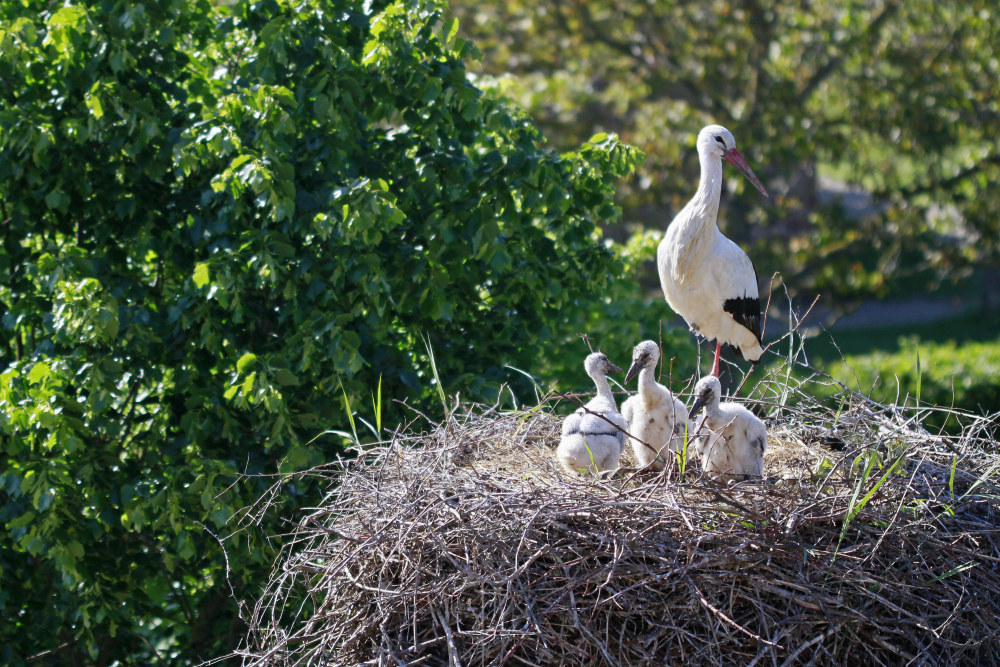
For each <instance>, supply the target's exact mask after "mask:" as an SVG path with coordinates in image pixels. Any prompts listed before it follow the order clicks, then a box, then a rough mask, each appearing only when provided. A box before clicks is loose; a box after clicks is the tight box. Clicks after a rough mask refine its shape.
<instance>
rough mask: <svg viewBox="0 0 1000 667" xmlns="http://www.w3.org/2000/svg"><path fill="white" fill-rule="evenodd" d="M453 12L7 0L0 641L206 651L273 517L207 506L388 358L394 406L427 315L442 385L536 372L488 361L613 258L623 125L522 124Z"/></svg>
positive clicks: (311, 439)
mask: <svg viewBox="0 0 1000 667" xmlns="http://www.w3.org/2000/svg"><path fill="white" fill-rule="evenodd" d="M441 12H442V7H441V6H440V5H438V4H436V3H434V2H420V3H404V2H399V3H396V4H387V3H385V2H367V1H366V2H364V3H362V2H351V1H347V0H339V1H336V2H319V1H318V0H315V1H313V0H307V1H305V2H302V3H299V4H296V5H292V4H288V3H278V2H276V1H273V0H264V1H263V2H254V3H250V2H246V1H243V0H240V1H238V2H236V3H235V4H233V5H231V6H229V7H225V6H223V7H218V8H216V7H214V6H213V5H212V4H211V3H209V2H207V1H206V0H195V1H193V2H185V3H178V2H169V1H162V2H146V3H141V4H137V3H117V4H116V3H112V2H97V1H96V0H95V1H92V2H79V3H76V4H69V3H67V4H65V5H62V4H56V5H53V4H51V3H46V2H40V1H36V0H25V1H24V2H19V3H6V4H3V5H2V6H0V52H2V58H0V96H2V97H3V99H4V105H3V109H2V110H0V203H2V209H0V213H2V223H3V233H4V236H3V253H2V255H0V274H2V276H3V286H2V291H0V300H2V302H3V304H4V307H5V314H4V316H3V337H2V342H0V354H2V355H3V361H2V363H3V366H4V367H5V370H4V371H3V373H2V375H0V427H2V434H0V461H2V466H0V475H2V477H0V486H2V492H0V503H2V506H0V517H2V521H3V524H4V527H5V531H4V533H3V536H2V549H0V568H2V580H0V613H2V615H3V617H4V618H5V619H7V622H5V623H3V624H2V625H0V650H2V652H3V659H4V661H5V662H8V663H13V664H25V661H26V660H27V659H28V658H30V657H32V656H35V655H40V656H41V657H39V658H38V659H37V660H35V661H33V662H32V664H45V663H49V664H77V663H82V662H87V663H93V664H98V665H104V664H110V662H111V661H113V660H119V661H122V662H123V663H130V664H134V663H143V664H151V663H153V662H154V661H159V663H160V664H165V663H178V664H181V663H188V662H191V661H196V660H199V659H203V658H210V657H214V656H216V655H219V654H220V653H222V652H224V651H225V650H226V647H227V645H232V642H233V640H234V638H236V637H238V636H239V633H240V632H241V626H240V624H239V622H238V620H237V618H236V615H235V605H234V604H233V603H232V601H231V600H228V599H227V598H228V595H229V593H230V584H231V585H232V586H233V587H235V590H236V593H237V596H239V597H246V596H247V595H249V594H251V593H252V592H253V590H254V586H255V585H258V584H260V582H262V581H263V580H264V578H265V577H264V574H263V573H264V572H265V571H266V570H267V569H268V568H269V566H270V563H271V556H272V553H273V549H274V548H275V547H277V546H279V545H280V544H281V539H280V537H272V538H271V540H270V541H264V540H262V539H261V538H260V537H259V536H258V535H257V534H256V533H253V532H235V533H233V534H232V536H231V537H229V538H228V540H227V543H226V544H227V551H228V562H227V561H225V560H224V558H223V552H222V550H221V548H220V545H219V543H218V542H216V540H215V538H214V537H213V535H212V533H213V532H214V533H218V534H219V535H220V536H223V535H227V534H229V533H231V532H233V531H232V530H231V528H232V524H231V523H229V525H228V526H227V522H230V520H231V519H232V517H233V516H234V514H235V513H238V512H240V511H241V510H242V509H245V508H246V507H247V506H248V505H249V504H251V503H252V502H253V501H254V500H255V499H256V498H257V497H258V495H259V494H260V493H261V491H262V490H263V489H264V488H265V487H266V486H267V485H268V484H269V483H270V481H269V480H267V479H263V478H260V477H253V475H256V474H264V473H273V472H275V471H277V470H279V469H280V470H282V471H293V470H297V469H301V468H303V467H306V466H309V465H312V464H315V463H319V462H321V461H323V460H326V459H329V458H330V457H331V456H333V455H334V454H335V453H336V452H337V451H339V447H340V446H341V445H342V443H343V439H342V438H341V437H340V436H335V435H326V436H324V437H320V438H318V439H317V436H318V435H320V434H321V433H323V432H324V431H326V430H333V429H340V430H343V431H346V430H347V424H348V420H347V415H348V414H349V413H350V412H355V411H360V412H362V413H365V414H368V411H367V408H366V407H362V406H363V405H367V402H368V400H369V397H370V396H371V395H372V392H374V391H375V390H376V387H380V392H381V393H380V396H379V398H380V400H381V403H382V405H383V406H384V409H385V411H386V416H385V418H384V420H383V421H384V422H385V423H388V424H392V423H394V422H395V421H396V420H398V419H399V418H401V417H402V415H403V414H412V413H405V412H404V409H403V408H401V407H399V404H396V403H393V402H392V401H391V400H390V399H393V398H395V399H400V400H404V399H406V400H414V401H422V400H424V399H425V398H426V397H428V396H429V395H430V392H431V391H434V390H435V389H433V388H432V387H431V385H432V381H431V377H432V375H431V374H430V369H429V366H428V359H427V355H428V348H427V347H425V341H426V342H427V343H428V344H429V345H430V349H432V350H433V351H434V353H435V358H436V362H437V366H438V369H437V370H438V371H439V373H440V377H441V382H442V384H443V386H444V388H445V389H447V391H448V392H449V393H455V392H461V393H462V395H463V397H478V398H495V397H496V392H497V389H498V385H499V384H500V383H501V382H503V381H508V380H509V381H520V382H521V386H522V387H526V386H529V385H528V384H527V381H526V380H524V379H523V378H521V379H520V380H519V379H518V378H520V376H519V375H517V374H513V373H512V372H511V371H510V370H509V369H507V368H505V367H504V366H505V364H512V365H515V366H518V367H520V368H526V369H529V370H530V368H531V366H532V363H533V360H534V359H535V356H536V355H537V354H538V350H539V349H541V347H542V346H545V345H548V346H550V347H551V346H558V345H559V344H560V343H559V341H565V340H566V339H567V336H568V335H569V333H570V331H569V329H567V328H566V327H567V326H569V325H570V324H571V323H574V322H577V321H580V316H576V315H574V314H573V313H578V312H581V310H582V309H586V308H587V307H588V306H589V304H590V303H591V301H592V299H593V298H594V294H597V293H600V292H601V291H602V290H604V289H605V288H606V287H607V286H608V285H609V284H610V283H611V281H612V279H613V278H614V276H615V275H616V274H618V273H619V272H620V271H621V270H622V265H621V262H620V261H619V260H618V259H616V257H615V255H614V253H613V252H612V251H611V250H610V249H609V248H608V247H607V245H605V244H603V243H601V242H600V239H599V229H598V228H597V225H598V224H603V223H607V222H609V221H611V220H613V219H614V218H615V217H616V216H617V215H618V214H619V213H620V210H619V209H616V207H615V206H614V205H613V203H612V202H611V201H610V196H611V193H612V188H611V183H612V182H613V181H614V180H615V179H616V178H618V177H620V176H622V175H625V174H627V173H628V172H630V171H631V170H632V169H633V167H634V166H635V165H636V164H637V163H638V162H640V161H641V154H640V153H638V152H637V151H634V150H632V149H630V148H628V147H626V146H624V145H622V144H620V143H619V142H618V141H617V140H616V139H615V137H614V136H607V135H605V136H600V137H595V138H594V139H593V140H592V141H590V142H588V143H584V144H583V145H582V147H580V148H578V149H577V150H576V151H575V152H571V153H566V154H563V155H557V154H555V153H552V152H549V151H545V150H540V149H538V148H536V146H537V144H539V143H540V142H541V136H540V134H539V132H538V131H537V130H536V129H535V126H534V125H533V123H532V122H531V120H529V118H528V117H527V116H526V115H525V114H523V113H522V112H520V111H518V110H517V109H516V108H512V107H511V106H509V105H507V104H505V103H502V102H500V101H498V100H497V99H496V98H494V97H491V96H488V95H484V94H483V93H482V91H481V90H479V89H478V88H477V87H476V86H475V85H473V83H471V82H470V78H469V76H468V74H467V71H466V61H467V60H469V59H470V58H476V57H477V56H478V51H477V50H476V47H475V46H473V44H471V43H470V42H467V41H466V40H465V39H463V38H461V37H458V36H457V35H456V29H457V26H456V25H453V24H445V23H442V22H441V20H440V16H441ZM424 336H426V338H423V337H424ZM581 358H582V355H581ZM359 416H360V414H359ZM369 416H370V414H369ZM241 473H247V474H248V475H250V476H249V477H247V476H241ZM284 494H285V501H286V503H285V511H287V512H291V511H293V510H294V509H295V508H296V507H299V506H301V505H302V504H303V503H308V502H315V501H316V500H317V498H318V495H317V494H318V490H317V489H315V488H312V487H310V486H307V485H303V484H300V483H290V484H288V485H287V486H286V487H285V490H284ZM283 525H284V524H282V523H281V517H278V516H272V517H268V518H267V521H266V522H265V524H264V525H263V530H264V531H265V532H266V533H268V534H271V535H272V536H273V535H278V534H280V533H282V532H284V528H283ZM226 572H231V573H232V574H231V577H230V580H229V581H227V580H226V577H225V576H224V575H225V573H226ZM46 652H48V653H46ZM153 652H155V653H156V655H155V656H154V655H153ZM42 654H44V655H42Z"/></svg>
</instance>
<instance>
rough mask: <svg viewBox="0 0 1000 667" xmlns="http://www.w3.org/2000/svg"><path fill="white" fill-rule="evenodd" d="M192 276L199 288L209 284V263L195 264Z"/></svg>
mask: <svg viewBox="0 0 1000 667" xmlns="http://www.w3.org/2000/svg"><path fill="white" fill-rule="evenodd" d="M192 277H193V279H194V284H195V286H197V287H198V288H199V289H200V288H202V287H204V286H205V285H207V284H208V282H209V276H208V264H207V263H205V262H202V263H201V264H197V265H195V267H194V276H192ZM241 361H242V360H241Z"/></svg>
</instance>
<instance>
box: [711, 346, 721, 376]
mask: <svg viewBox="0 0 1000 667" xmlns="http://www.w3.org/2000/svg"><path fill="white" fill-rule="evenodd" d="M720 352H722V343H720V342H719V341H715V363H713V364H712V375H714V376H715V377H719V353H720Z"/></svg>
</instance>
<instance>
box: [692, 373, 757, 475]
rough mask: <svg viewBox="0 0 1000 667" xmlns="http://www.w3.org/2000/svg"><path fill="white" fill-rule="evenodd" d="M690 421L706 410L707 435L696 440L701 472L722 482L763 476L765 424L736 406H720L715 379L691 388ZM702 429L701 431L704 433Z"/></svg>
mask: <svg viewBox="0 0 1000 667" xmlns="http://www.w3.org/2000/svg"><path fill="white" fill-rule="evenodd" d="M694 396H695V402H694V405H692V406H691V417H692V420H693V421H694V422H695V423H696V424H697V423H698V422H699V420H698V417H697V414H698V413H699V412H700V411H701V409H702V408H704V409H705V426H707V427H708V433H707V434H705V435H702V436H700V437H699V438H698V440H697V445H696V448H697V450H698V454H699V455H700V456H701V467H702V469H703V470H704V471H705V472H707V473H709V474H711V475H713V476H716V477H719V478H721V479H733V480H735V479H743V478H745V477H746V476H748V475H752V476H754V477H760V476H761V475H763V474H764V449H765V448H766V447H767V428H766V427H765V426H764V422H762V421H761V420H760V419H758V418H757V416H756V415H755V414H753V413H752V412H750V411H749V410H747V409H746V408H745V407H743V406H742V405H740V404H739V403H733V402H731V401H727V402H725V403H722V402H720V400H721V398H722V385H721V384H720V383H719V378H717V377H715V376H714V375H709V376H708V377H704V378H702V379H701V381H699V382H698V384H696V385H695V388H694ZM704 431H705V429H702V432H703V433H704Z"/></svg>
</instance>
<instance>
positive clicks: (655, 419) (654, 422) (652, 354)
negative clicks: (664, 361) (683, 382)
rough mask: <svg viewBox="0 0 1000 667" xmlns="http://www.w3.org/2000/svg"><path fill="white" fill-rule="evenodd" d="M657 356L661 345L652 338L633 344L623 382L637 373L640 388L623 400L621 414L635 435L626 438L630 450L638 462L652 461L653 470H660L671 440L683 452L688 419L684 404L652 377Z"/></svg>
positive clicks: (644, 463)
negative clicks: (629, 362) (664, 451)
mask: <svg viewBox="0 0 1000 667" xmlns="http://www.w3.org/2000/svg"><path fill="white" fill-rule="evenodd" d="M659 359H660V348H659V346H658V345H657V344H656V342H655V341H651V340H644V341H642V342H641V343H639V344H638V345H636V346H635V348H634V349H633V350H632V367H631V368H629V369H628V373H626V374H625V383H626V384H628V382H629V380H631V379H632V378H633V377H635V376H636V374H638V375H639V392H638V393H637V394H636V395H635V396H631V397H629V399H628V400H627V401H625V402H624V403H623V404H622V416H623V417H625V420H626V421H628V432H629V433H630V434H631V435H633V436H635V438H629V442H630V443H631V445H632V452H633V453H634V454H635V458H636V459H637V460H638V462H639V465H640V466H642V467H645V466H647V465H650V464H652V465H651V467H652V469H653V470H663V464H664V460H665V454H661V452H663V450H665V449H666V448H667V447H668V446H670V444H671V442H672V443H673V445H674V447H675V448H676V449H677V451H678V452H679V453H680V452H683V449H684V425H685V424H686V423H687V420H688V412H687V408H685V407H684V404H683V403H681V402H680V401H679V400H677V399H676V398H675V397H674V395H673V394H672V393H670V390H669V389H667V388H666V387H664V386H663V385H662V384H660V383H659V382H657V381H656V379H655V378H654V377H653V373H654V371H655V369H656V362H657V361H659ZM692 431H693V429H692ZM640 440H641V441H642V442H645V443H646V444H648V445H649V446H650V447H652V448H653V449H650V447H647V446H646V445H644V444H642V442H640ZM654 450H655V451H654Z"/></svg>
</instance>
